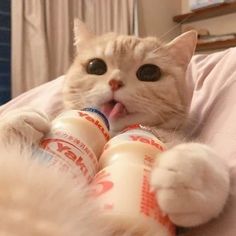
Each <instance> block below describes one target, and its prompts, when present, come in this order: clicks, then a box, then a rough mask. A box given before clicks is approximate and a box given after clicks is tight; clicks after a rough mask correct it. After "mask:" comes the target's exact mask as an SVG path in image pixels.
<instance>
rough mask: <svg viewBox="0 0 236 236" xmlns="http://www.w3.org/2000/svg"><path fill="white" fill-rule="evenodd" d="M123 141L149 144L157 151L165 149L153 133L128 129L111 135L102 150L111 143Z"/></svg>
mask: <svg viewBox="0 0 236 236" xmlns="http://www.w3.org/2000/svg"><path fill="white" fill-rule="evenodd" d="M125 141H134V142H140V143H144V144H148V145H151V146H152V147H154V148H156V149H157V151H158V152H160V151H161V152H163V151H165V150H166V147H165V144H164V143H162V142H161V141H160V140H159V139H157V138H156V136H155V135H154V134H151V133H149V132H147V131H144V130H133V129H132V130H128V131H126V132H125V133H121V134H119V135H117V136H115V137H113V138H112V139H111V140H110V141H109V142H108V143H107V144H106V145H105V146H104V151H105V150H106V149H108V148H109V147H110V146H112V145H116V144H119V143H123V142H125Z"/></svg>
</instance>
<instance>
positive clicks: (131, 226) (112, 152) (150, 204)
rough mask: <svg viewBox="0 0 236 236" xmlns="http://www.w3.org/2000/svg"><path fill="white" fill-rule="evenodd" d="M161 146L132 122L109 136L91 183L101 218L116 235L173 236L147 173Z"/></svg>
mask: <svg viewBox="0 0 236 236" xmlns="http://www.w3.org/2000/svg"><path fill="white" fill-rule="evenodd" d="M165 149H166V147H165V145H164V144H163V143H162V142H161V141H160V140H159V139H158V138H157V137H156V136H155V135H154V134H153V133H152V132H150V131H149V130H147V129H146V128H145V127H142V126H141V125H135V126H133V127H131V128H129V129H127V130H126V131H125V132H122V133H120V134H118V135H117V136H115V137H113V138H112V139H110V141H109V142H108V143H107V144H106V145H105V147H104V150H103V153H102V155H101V157H100V160H99V167H100V171H99V172H98V173H97V174H96V176H95V178H94V180H93V182H92V184H93V195H94V196H95V198H96V200H97V202H98V204H99V206H100V208H101V214H102V215H103V218H104V221H105V222H107V223H108V224H112V225H114V229H115V230H117V235H119V233H120V235H122V233H123V232H127V230H128V232H129V230H130V231H132V234H131V235H145V236H154V235H156V236H173V235H175V228H174V226H173V225H172V223H171V222H170V220H169V218H168V216H166V215H163V213H162V212H161V210H160V208H159V207H158V204H157V202H156V199H155V195H154V193H153V192H152V191H151V187H150V184H149V182H150V173H151V170H152V167H153V164H154V161H155V160H156V158H158V155H159V154H160V153H161V152H163V151H164V150H165Z"/></svg>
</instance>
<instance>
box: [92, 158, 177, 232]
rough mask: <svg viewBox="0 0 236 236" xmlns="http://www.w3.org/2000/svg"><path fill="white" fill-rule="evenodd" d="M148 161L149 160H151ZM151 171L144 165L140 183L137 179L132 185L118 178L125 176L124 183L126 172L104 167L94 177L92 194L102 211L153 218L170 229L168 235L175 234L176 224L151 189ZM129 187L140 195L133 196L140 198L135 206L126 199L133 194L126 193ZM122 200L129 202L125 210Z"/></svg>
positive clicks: (141, 170)
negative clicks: (163, 211) (165, 212)
mask: <svg viewBox="0 0 236 236" xmlns="http://www.w3.org/2000/svg"><path fill="white" fill-rule="evenodd" d="M147 161H148V162H149V160H147ZM120 167H122V166H120ZM113 168H114V166H113ZM150 172H151V169H150V168H146V167H145V166H143V168H142V169H140V174H141V179H140V184H138V182H139V181H138V180H137V182H136V183H135V182H134V183H132V185H130V186H129V185H127V184H126V183H125V184H122V183H121V182H120V181H119V180H118V179H120V177H121V176H123V177H124V179H123V180H122V181H123V183H124V182H125V176H124V174H122V175H121V172H116V171H115V172H114V169H112V168H110V167H107V168H105V169H102V170H101V171H100V172H98V173H97V174H96V176H95V178H94V179H93V182H92V185H91V187H92V196H93V197H95V198H97V202H98V203H100V207H101V211H102V212H109V213H113V212H114V214H116V212H118V213H119V214H120V213H121V212H123V214H125V215H129V214H139V215H140V216H142V217H145V218H146V219H152V220H154V222H158V223H159V224H161V225H162V226H163V227H164V228H166V230H167V231H168V236H174V235H175V227H174V225H173V224H172V223H171V221H170V220H169V218H168V216H167V215H164V214H163V213H162V212H161V210H160V207H159V206H158V203H157V201H156V198H155V193H154V192H152V191H151V187H150ZM135 173H136V172H133V174H135ZM129 175H132V167H130V173H129ZM127 178H128V174H127ZM129 188H133V192H132V194H133V193H134V194H136V195H138V196H133V197H134V198H137V197H138V198H139V201H137V205H135V208H134V205H133V206H130V205H129V204H128V203H126V201H125V200H124V199H125V198H126V197H128V198H132V194H131V195H128V196H126V195H125V194H127V193H126V191H127V190H128V189H129ZM119 193H120V194H122V195H123V199H122V200H120V199H121V198H122V197H121V196H120V194H119ZM120 201H122V202H123V204H124V205H125V204H127V208H125V210H124V211H122V210H121V211H120ZM127 202H129V201H127ZM131 208H132V209H131ZM126 211H127V212H126ZM131 212H133V213H131Z"/></svg>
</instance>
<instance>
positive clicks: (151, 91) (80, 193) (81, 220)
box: [0, 24, 229, 236]
mask: <svg viewBox="0 0 236 236" xmlns="http://www.w3.org/2000/svg"><path fill="white" fill-rule="evenodd" d="M75 44H76V47H77V50H78V54H77V56H76V57H75V60H74V63H73V64H72V66H71V68H70V69H69V71H68V73H67V75H66V80H65V85H64V101H65V108H66V109H71V108H73V109H81V108H83V107H90V106H93V107H94V106H95V107H97V108H98V109H100V108H101V107H102V106H104V104H106V103H109V102H110V101H111V100H115V101H118V102H120V103H122V104H123V105H124V106H125V108H126V111H127V114H126V115H125V116H123V117H121V118H120V119H117V120H113V119H111V120H110V123H111V131H112V133H113V134H116V133H117V132H118V131H120V130H121V129H122V128H124V127H125V126H127V125H129V124H133V123H142V124H144V125H148V126H152V127H154V128H156V129H157V131H158V132H159V135H160V136H161V138H162V139H163V140H164V141H165V142H166V143H167V145H168V147H169V150H168V151H166V152H165V153H163V154H162V155H161V156H160V157H159V158H158V161H157V162H156V165H155V167H154V169H153V173H152V180H151V183H152V186H153V189H154V190H158V191H156V199H157V201H158V203H159V204H160V207H161V209H162V211H163V212H164V213H166V214H168V215H169V216H170V219H171V220H172V221H173V223H175V224H177V225H180V226H197V225H199V224H203V223H205V222H208V221H209V220H211V219H212V218H214V217H218V215H219V214H220V212H221V211H222V209H223V207H224V205H225V202H226V200H227V196H228V193H229V171H228V168H227V166H226V165H225V164H224V162H223V161H222V160H221V158H220V157H219V156H218V155H217V154H216V153H215V152H214V151H213V150H211V149H210V148H209V147H207V146H206V145H203V144H199V143H184V144H181V142H183V141H184V138H183V137H185V134H184V133H182V127H183V126H184V124H185V122H186V121H187V117H188V106H189V101H190V99H189V97H188V96H187V94H188V93H187V90H186V84H185V80H184V78H185V71H186V68H187V66H188V63H189V61H190V59H191V56H192V54H193V52H194V49H195V45H196V33H195V32H188V33H185V34H184V35H181V36H179V37H178V38H176V39H175V40H173V41H172V42H170V43H169V44H162V43H161V42H160V41H159V40H158V39H156V38H151V37H150V38H137V37H134V36H118V35H115V34H113V33H110V34H106V35H103V36H94V35H93V34H92V33H91V32H89V31H88V30H87V29H86V27H85V26H84V25H81V24H80V32H79V35H76V38H75ZM92 58H101V59H103V60H104V61H105V62H106V65H107V68H108V70H107V72H106V73H105V74H103V75H102V76H98V75H92V74H88V73H87V72H86V66H87V63H88V61H89V60H90V59H92ZM143 64H154V65H158V66H159V67H160V69H161V72H162V77H161V79H160V80H159V81H156V82H143V81H139V80H138V79H137V77H136V71H137V70H138V68H139V67H140V66H141V65H143ZM111 80H116V81H119V82H122V87H120V88H119V89H117V90H116V91H113V90H112V89H111V85H110V81H111ZM49 127H50V122H49V120H48V118H47V116H46V115H44V114H42V113H41V112H39V111H35V110H33V109H28V108H25V109H20V110H18V111H12V112H10V113H9V114H7V115H6V116H5V117H2V119H1V123H0V135H1V142H2V143H3V144H4V145H1V147H0V152H1V155H0V186H1V189H2V191H1V194H0V214H2V215H3V216H2V217H1V219H2V220H1V222H0V234H1V235H16V232H17V235H24V236H26V235H44V236H45V235H51V236H54V235H57V236H58V235H70V236H71V235H114V234H113V233H112V229H111V228H109V229H108V228H107V227H105V226H104V225H102V223H101V222H100V219H99V218H98V215H97V214H96V210H97V209H96V205H94V206H93V204H96V203H94V202H90V199H89V198H88V197H87V189H86V188H85V187H84V186H83V185H82V186H75V185H74V183H73V182H72V181H71V180H70V179H69V178H68V177H67V176H65V175H63V174H62V173H58V172H57V171H56V170H51V169H48V168H46V167H45V166H44V165H42V164H41V163H39V162H38V161H36V160H37V158H36V159H35V158H32V153H31V152H30V151H29V149H28V148H26V149H25V146H27V145H25V142H26V143H27V144H28V146H30V144H31V143H34V144H36V143H37V142H38V141H39V139H40V138H41V137H42V136H43V135H44V134H45V133H46V132H47V131H48V129H49ZM22 142H23V144H24V145H19V144H22ZM22 148H23V149H22ZM58 180H59V181H58ZM111 227H112V225H111ZM1 230H2V231H1ZM3 232H4V233H3ZM126 234H127V235H131V234H132V233H130V232H129V233H126ZM118 235H121V233H119V234H118Z"/></svg>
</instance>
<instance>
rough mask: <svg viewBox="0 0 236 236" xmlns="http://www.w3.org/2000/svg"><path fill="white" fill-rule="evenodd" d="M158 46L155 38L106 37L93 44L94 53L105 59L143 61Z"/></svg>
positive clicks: (158, 43)
mask: <svg viewBox="0 0 236 236" xmlns="http://www.w3.org/2000/svg"><path fill="white" fill-rule="evenodd" d="M160 45H161V44H160V42H159V41H158V40H157V39H156V38H138V37H135V36H122V35H120V36H116V35H108V36H107V37H104V38H102V39H100V40H99V41H98V43H97V44H95V53H96V55H97V56H101V57H106V58H114V57H115V58H123V59H125V58H126V59H136V60H144V59H145V57H149V55H150V53H152V52H153V51H155V50H156V49H157V48H158V47H160Z"/></svg>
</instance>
